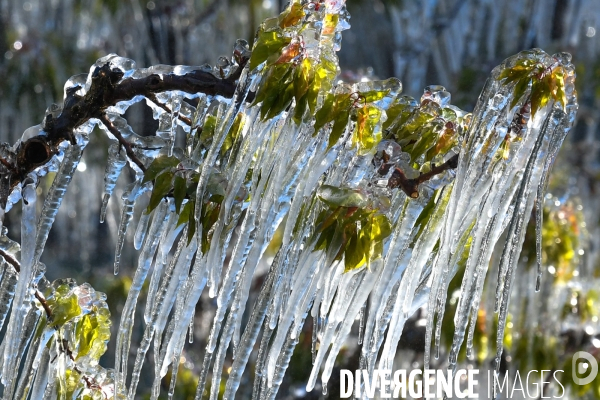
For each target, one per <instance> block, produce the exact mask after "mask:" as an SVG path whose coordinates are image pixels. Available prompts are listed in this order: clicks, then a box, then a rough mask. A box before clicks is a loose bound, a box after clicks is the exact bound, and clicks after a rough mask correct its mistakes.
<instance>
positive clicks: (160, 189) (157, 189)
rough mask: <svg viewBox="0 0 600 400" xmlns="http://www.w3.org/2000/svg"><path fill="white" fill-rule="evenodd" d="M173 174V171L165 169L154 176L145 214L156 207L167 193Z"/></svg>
mask: <svg viewBox="0 0 600 400" xmlns="http://www.w3.org/2000/svg"><path fill="white" fill-rule="evenodd" d="M173 175H174V173H173V171H167V172H164V173H162V174H160V175H159V176H157V177H156V180H155V181H154V187H153V188H152V194H151V195H150V202H149V203H148V208H147V209H146V214H150V212H152V210H154V209H155V208H156V207H158V205H159V204H160V202H161V201H162V199H163V198H164V197H165V196H166V195H167V194H168V193H169V191H170V190H171V187H172V181H173Z"/></svg>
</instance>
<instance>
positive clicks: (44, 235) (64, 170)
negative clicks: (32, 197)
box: [33, 140, 87, 263]
mask: <svg viewBox="0 0 600 400" xmlns="http://www.w3.org/2000/svg"><path fill="white" fill-rule="evenodd" d="M86 144H87V141H86V140H82V141H81V143H78V144H77V145H70V146H69V147H67V148H66V149H65V151H64V152H65V155H64V158H63V161H62V163H61V164H60V167H59V168H58V171H57V172H56V175H55V176H54V180H53V181H52V186H50V189H49V190H48V194H47V195H46V199H45V200H44V206H43V207H42V213H41V215H40V219H39V222H38V227H37V237H36V243H35V255H34V261H33V262H34V263H37V262H38V261H39V260H40V257H41V256H42V252H43V251H44V247H45V245H46V240H47V239H48V234H49V233H50V228H52V224H53V223H54V219H55V218H56V213H57V212H58V209H59V208H60V205H61V203H62V200H63V197H64V196H65V193H66V191H67V187H68V186H69V183H71V179H73V174H74V173H75V170H76V169H77V165H78V164H79V160H81V156H82V154H83V149H84V148H85V145H86Z"/></svg>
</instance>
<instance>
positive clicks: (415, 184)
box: [388, 154, 458, 199]
mask: <svg viewBox="0 0 600 400" xmlns="http://www.w3.org/2000/svg"><path fill="white" fill-rule="evenodd" d="M456 167H458V154H456V155H454V156H452V157H451V158H449V159H448V161H446V162H445V163H443V164H440V165H438V166H435V167H433V168H431V170H430V171H429V172H426V173H424V174H421V175H419V176H418V177H417V178H413V179H408V178H407V177H406V175H405V174H404V172H403V171H402V170H401V169H400V168H396V169H395V170H394V172H393V173H392V176H391V177H390V180H389V181H388V187H389V188H390V189H395V188H397V187H399V188H400V189H402V191H403V192H404V193H406V195H407V196H408V197H411V198H413V199H416V198H418V197H419V185H420V184H421V183H424V182H427V181H428V180H430V179H431V178H433V177H434V176H436V175H438V174H441V173H442V172H444V171H447V170H449V169H456Z"/></svg>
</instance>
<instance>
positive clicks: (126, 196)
mask: <svg viewBox="0 0 600 400" xmlns="http://www.w3.org/2000/svg"><path fill="white" fill-rule="evenodd" d="M145 190H146V186H143V187H142V186H140V183H139V181H136V182H134V183H133V185H132V186H131V188H130V189H129V190H126V191H125V192H124V193H123V196H122V197H121V198H122V200H123V210H122V211H121V220H120V222H119V232H118V235H117V247H116V249H115V266H114V272H115V275H117V274H118V273H119V268H120V265H121V251H122V250H123V244H124V243H125V235H126V234H127V228H128V227H129V223H130V222H131V218H132V217H133V208H134V206H135V201H136V200H137V198H138V197H139V196H140V195H141V194H142V193H144V191H145Z"/></svg>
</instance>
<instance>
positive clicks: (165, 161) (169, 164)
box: [142, 156, 180, 184]
mask: <svg viewBox="0 0 600 400" xmlns="http://www.w3.org/2000/svg"><path fill="white" fill-rule="evenodd" d="M179 162H180V161H179V159H178V158H177V157H173V156H160V157H157V158H155V159H154V160H153V161H152V163H151V164H150V166H148V169H147V170H146V172H145V173H144V179H142V184H144V183H146V182H150V181H152V180H154V179H155V178H156V176H157V175H158V174H160V173H161V172H163V171H164V170H165V169H168V168H174V167H176V166H177V165H178V164H179Z"/></svg>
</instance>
